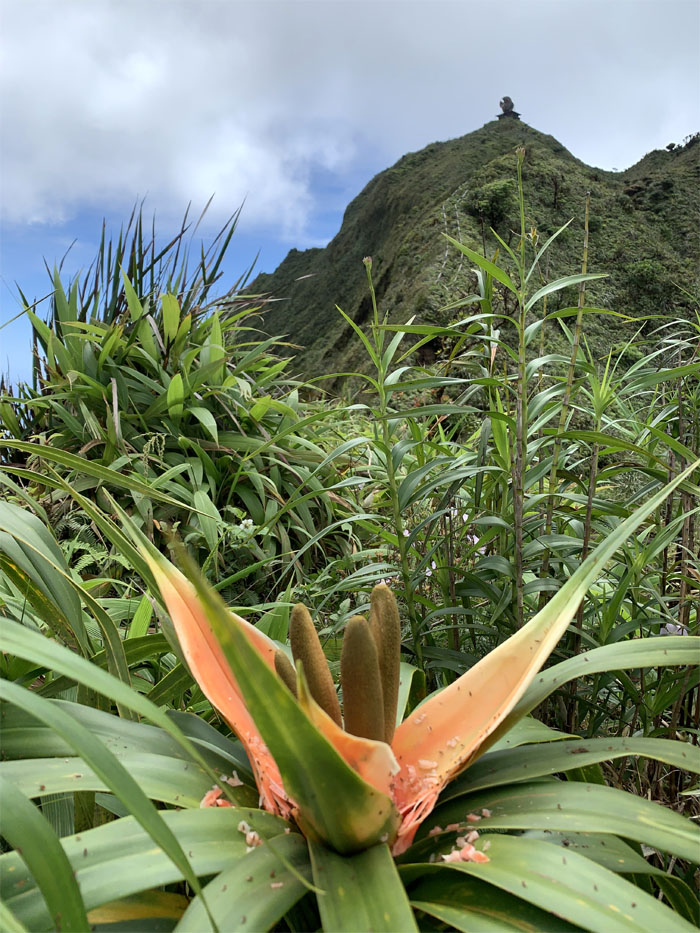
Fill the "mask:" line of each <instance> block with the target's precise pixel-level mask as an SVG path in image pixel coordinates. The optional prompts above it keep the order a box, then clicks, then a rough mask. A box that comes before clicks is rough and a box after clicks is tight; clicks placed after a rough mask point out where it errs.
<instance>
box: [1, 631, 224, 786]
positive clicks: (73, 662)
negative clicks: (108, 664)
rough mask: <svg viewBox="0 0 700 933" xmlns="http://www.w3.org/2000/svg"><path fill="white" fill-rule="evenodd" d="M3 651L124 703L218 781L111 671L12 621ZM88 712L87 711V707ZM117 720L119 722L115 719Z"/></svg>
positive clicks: (168, 722) (188, 744) (167, 721)
mask: <svg viewBox="0 0 700 933" xmlns="http://www.w3.org/2000/svg"><path fill="white" fill-rule="evenodd" d="M0 651H7V652H9V653H11V654H15V655H17V656H18V657H21V658H25V659H27V660H30V661H33V662H35V663H37V664H40V665H42V666H44V667H46V668H48V669H51V670H55V671H57V672H59V673H61V674H64V675H65V676H68V677H71V678H72V679H73V680H75V681H77V682H78V683H82V684H84V685H85V686H86V687H89V688H90V689H92V690H95V691H97V692H98V693H101V694H102V695H103V696H107V697H110V698H111V699H113V700H114V701H115V702H118V703H123V704H124V706H128V707H129V708H130V709H133V710H134V711H135V712H137V713H139V714H140V715H142V716H146V717H147V718H148V719H150V720H151V722H153V723H155V724H156V725H157V726H160V727H161V729H163V730H165V732H167V733H168V734H169V735H170V736H171V737H172V738H173V739H174V740H175V741H176V742H177V743H178V745H179V746H180V747H181V748H183V749H184V750H185V751H186V752H187V754H188V755H189V756H190V757H191V758H192V759H194V760H195V761H196V762H197V763H198V764H199V765H201V766H202V768H204V769H205V770H206V771H208V772H209V773H210V774H211V775H212V779H213V780H217V779H218V775H217V774H216V773H215V772H213V771H212V769H211V767H210V766H209V764H208V762H207V761H206V759H205V758H204V757H203V755H202V754H201V753H200V752H199V750H198V749H197V747H196V746H195V745H194V744H193V742H192V741H191V740H190V739H188V738H187V736H185V735H184V734H183V733H182V731H181V730H180V729H179V728H178V727H177V725H175V723H174V722H173V720H172V719H171V718H170V717H169V716H167V715H166V713H165V712H163V710H160V709H159V708H158V707H157V706H156V705H155V704H153V703H151V702H150V701H149V700H148V699H147V698H146V697H144V696H141V694H139V693H137V692H136V691H135V690H133V689H131V688H130V687H128V686H126V684H123V683H122V682H121V681H119V680H117V679H116V678H115V677H113V676H112V675H111V674H109V673H108V672H107V671H104V670H102V669H101V668H99V667H97V666H96V665H94V664H91V663H90V662H89V661H86V660H85V659H84V658H81V657H78V656H77V655H75V654H73V652H72V651H69V650H68V649H67V648H64V647H63V646H62V645H57V644H56V643H55V642H52V641H50V640H49V639H48V638H45V637H44V636H43V635H41V634H40V633H38V632H32V631H30V630H29V629H26V628H24V626H22V625H19V624H18V623H16V622H12V621H11V620H9V619H8V620H3V624H2V626H0ZM18 689H19V688H18ZM84 709H87V707H86V708H84ZM92 712H95V711H92ZM114 719H115V720H116V719H117V718H116V717H114ZM129 725H132V726H133V725H134V724H133V723H129ZM145 750H148V749H145ZM224 787H225V788H226V792H227V793H228V794H229V795H231V797H232V799H234V800H235V793H234V792H233V791H231V790H230V789H229V788H228V785H224Z"/></svg>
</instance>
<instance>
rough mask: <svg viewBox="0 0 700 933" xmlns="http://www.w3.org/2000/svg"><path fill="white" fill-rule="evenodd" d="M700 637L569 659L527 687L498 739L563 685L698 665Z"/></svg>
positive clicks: (642, 642) (619, 646)
mask: <svg viewBox="0 0 700 933" xmlns="http://www.w3.org/2000/svg"><path fill="white" fill-rule="evenodd" d="M699 651H700V636H695V635H685V636H684V635H665V636H663V637H661V638H639V639H635V640H633V641H622V642H617V643H616V644H612V645H603V646H602V647H601V648H594V649H593V650H592V651H587V652H585V653H584V654H579V655H577V656H576V657H573V658H568V659H567V660H566V661H561V662H560V663H559V664H555V665H553V666H552V667H549V668H547V670H545V671H541V672H540V674H539V675H538V676H537V677H536V678H535V680H534V681H533V682H532V683H531V684H530V686H529V687H528V689H527V690H526V691H525V693H524V694H523V696H522V699H521V700H520V701H519V702H518V704H517V705H516V706H515V708H514V709H513V712H512V713H511V714H510V716H508V717H506V719H505V721H504V724H503V726H502V727H501V728H499V729H498V735H499V736H501V735H503V734H504V733H507V732H508V731H509V728H510V725H511V723H513V722H517V720H518V719H520V717H521V716H524V715H525V714H526V713H529V712H530V710H532V709H534V708H535V707H536V706H538V705H539V704H540V703H541V702H542V700H545V699H546V698H547V697H548V696H549V695H550V694H551V693H553V692H554V691H555V690H556V689H557V688H559V687H560V686H561V685H562V684H565V683H567V682H568V681H570V680H575V679H576V678H578V677H585V676H586V675H587V674H599V673H602V672H603V671H623V670H628V669H629V668H635V667H652V666H654V667H677V666H683V665H686V664H688V665H694V664H696V663H697V659H698V652H699Z"/></svg>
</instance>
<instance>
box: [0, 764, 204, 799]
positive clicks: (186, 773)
mask: <svg viewBox="0 0 700 933" xmlns="http://www.w3.org/2000/svg"><path fill="white" fill-rule="evenodd" d="M119 760H120V761H121V763H122V765H123V766H124V767H125V768H126V769H127V771H128V772H129V774H130V775H131V776H132V777H133V778H134V779H135V780H136V782H137V783H138V785H139V787H140V788H141V789H142V790H143V792H144V793H145V794H146V796H147V797H150V798H151V800H161V801H163V802H164V803H169V804H172V805H173V806H175V807H198V806H199V803H200V801H201V799H202V797H204V795H205V794H206V793H207V791H208V790H210V789H211V778H210V776H209V775H208V774H207V773H206V772H205V771H204V770H203V769H202V768H200V767H199V766H198V765H196V764H195V763H194V762H193V761H183V760H182V759H181V758H170V757H167V756H165V755H151V754H148V753H142V754H136V755H134V754H130V755H120V756H119ZM0 776H2V778H3V779H4V780H6V781H9V782H11V783H12V784H13V785H14V786H15V787H17V789H18V790H20V791H21V792H22V793H23V794H24V795H25V796H27V797H43V796H44V795H46V794H60V793H64V792H69V793H70V792H74V791H85V790H90V791H108V792H109V791H111V789H112V788H111V786H110V785H109V784H108V783H107V782H106V781H105V780H104V779H103V778H102V777H101V776H99V775H98V774H96V773H95V771H94V770H93V769H92V768H90V767H89V766H88V765H86V764H85V762H84V761H83V759H82V758H58V757H56V758H29V759H25V760H16V761H3V762H1V763H0Z"/></svg>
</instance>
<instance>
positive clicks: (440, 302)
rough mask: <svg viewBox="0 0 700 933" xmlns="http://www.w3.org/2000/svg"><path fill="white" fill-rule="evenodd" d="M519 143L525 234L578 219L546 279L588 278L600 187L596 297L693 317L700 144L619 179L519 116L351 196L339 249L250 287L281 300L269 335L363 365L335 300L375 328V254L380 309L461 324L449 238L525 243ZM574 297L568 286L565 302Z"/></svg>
mask: <svg viewBox="0 0 700 933" xmlns="http://www.w3.org/2000/svg"><path fill="white" fill-rule="evenodd" d="M504 100H505V98H504ZM511 103H512V102H511ZM503 116H504V114H501V117H503ZM521 146H522V147H524V148H525V153H526V155H525V161H524V164H523V187H524V194H525V207H526V222H527V229H528V230H530V228H532V229H533V230H534V231H536V233H535V236H537V237H538V238H539V240H540V243H542V242H544V239H546V237H547V236H549V235H550V234H551V233H553V232H554V231H555V230H557V229H558V228H559V227H561V226H563V225H564V224H566V223H567V222H569V221H572V223H571V224H570V225H569V227H568V228H567V230H566V231H565V232H564V233H563V234H562V235H561V236H559V237H558V238H557V240H556V241H555V244H553V246H552V248H551V249H550V251H549V259H548V263H549V268H548V269H543V270H542V275H543V276H547V277H548V278H550V279H551V278H555V277H557V276H559V275H565V274H572V273H575V272H577V271H579V269H580V262H581V253H582V243H583V216H584V204H585V199H586V194H587V192H589V191H590V194H591V215H590V216H591V220H590V246H589V271H596V272H607V273H609V278H608V279H606V280H603V283H601V284H598V283H595V285H594V286H592V287H590V289H589V293H588V300H589V301H592V300H593V299H595V301H597V302H599V303H600V306H607V307H611V308H613V309H614V310H616V311H621V312H623V313H625V314H630V315H632V316H641V315H643V314H649V313H653V312H659V311H670V310H672V309H673V308H674V307H678V308H679V313H681V314H683V313H684V311H685V312H687V310H688V308H687V301H688V300H687V298H684V297H683V295H682V293H680V292H679V291H678V290H677V289H674V288H673V287H672V285H671V284H670V283H671V281H676V282H682V281H686V282H688V281H691V282H692V281H695V275H696V270H695V261H696V257H697V234H696V232H695V223H694V219H693V207H692V205H693V203H694V202H695V201H697V180H698V175H699V174H700V164H699V161H698V152H700V146H694V147H693V145H692V144H691V143H689V142H687V143H686V145H685V146H682V147H676V148H675V149H673V150H672V151H666V150H657V151H655V152H653V153H650V154H648V155H647V156H645V157H644V158H643V159H642V160H641V161H640V162H639V163H637V165H636V166H633V167H632V168H630V169H628V170H627V171H626V172H620V173H618V172H608V171H604V170H601V169H597V168H593V167H591V166H587V165H585V164H584V163H583V162H581V161H580V160H579V159H577V158H575V156H573V155H572V153H570V152H569V151H568V150H567V149H566V147H565V146H563V145H562V143H560V142H559V141H558V140H556V139H555V138H554V137H553V136H549V135H547V134H545V133H541V132H540V131H538V130H536V129H534V128H533V127H531V126H529V125H528V124H527V123H525V122H524V121H522V120H519V119H499V118H498V117H497V118H495V119H493V120H490V121H489V122H488V123H486V124H484V126H482V127H481V128H479V129H477V130H474V131H472V132H470V133H468V134H466V135H465V136H461V137H458V138H456V139H451V140H447V141H445V142H433V143H429V144H428V145H427V146H425V147H424V148H423V149H421V150H419V151H417V152H410V153H407V154H406V155H404V156H402V158H400V159H399V160H398V161H397V162H396V163H395V164H394V165H393V166H391V167H390V168H387V169H385V170H384V171H382V172H380V173H379V174H378V175H376V176H375V177H374V178H373V179H372V180H371V181H370V182H369V183H368V184H367V185H366V186H365V187H364V189H363V190H362V191H361V192H360V193H359V194H358V195H357V197H356V198H354V199H353V200H352V201H351V202H350V204H349V205H348V207H347V209H346V211H345V214H344V217H343V222H342V225H341V228H340V230H339V231H338V233H337V234H336V236H335V237H334V238H333V239H332V240H331V241H330V243H329V244H328V246H326V247H325V248H324V249H312V250H305V251H303V252H300V251H298V250H292V251H290V253H289V254H288V255H287V257H286V258H285V259H284V261H283V262H282V263H281V264H280V266H279V267H278V268H277V269H276V271H275V272H273V273H271V274H263V275H259V276H258V277H257V278H256V280H255V281H254V282H253V283H252V285H251V289H250V290H251V292H252V293H256V294H266V295H270V296H271V297H272V298H274V299H275V300H274V303H271V304H270V305H269V310H266V311H265V318H264V321H265V324H264V329H265V330H266V331H267V332H268V333H271V334H276V335H283V334H284V335H288V336H289V338H290V339H291V340H292V341H293V342H294V343H295V344H296V345H299V346H300V348H301V349H300V351H299V354H298V363H299V364H300V366H301V367H302V368H303V371H304V375H305V376H307V377H313V376H314V375H318V374H320V373H328V372H340V371H347V370H349V369H352V368H354V367H357V366H358V365H359V355H360V349H359V348H358V346H357V341H356V340H355V339H354V338H353V337H352V333H351V329H350V328H349V327H348V325H346V324H345V322H344V321H343V319H342V318H341V316H340V315H339V314H338V311H337V309H336V306H340V307H341V308H342V309H343V310H344V311H345V312H346V313H347V314H348V315H349V316H350V317H351V318H352V319H353V320H354V321H355V322H357V323H358V324H363V323H364V322H365V321H366V320H367V318H368V316H369V314H370V310H371V304H370V299H369V294H368V290H367V278H366V273H365V269H364V267H363V264H362V259H363V257H365V256H372V257H373V273H374V283H375V289H376V292H377V297H378V299H379V301H380V305H381V307H380V311H381V313H382V314H387V315H388V317H389V320H390V321H392V322H405V321H406V320H408V318H409V317H412V316H415V317H416V322H417V323H419V322H420V323H435V324H442V325H445V324H448V323H450V321H451V320H452V319H453V317H452V312H449V311H446V310H444V309H445V306H446V305H448V304H453V303H454V302H455V301H458V300H459V299H460V298H466V297H467V296H468V295H470V294H473V292H474V289H475V285H476V279H475V276H474V274H473V271H472V269H471V266H470V264H469V263H468V261H467V260H466V259H465V257H464V256H463V255H462V254H461V253H459V252H458V251H457V250H456V249H454V248H453V247H452V246H451V245H450V244H449V243H448V242H447V241H446V239H445V237H444V236H443V234H449V235H450V236H452V237H454V238H456V239H457V240H459V241H460V242H463V243H465V244H466V245H469V246H471V247H472V248H473V249H478V250H480V251H482V252H485V254H486V255H488V256H493V255H494V253H495V252H496V250H497V249H498V248H499V245H498V241H497V239H496V238H495V237H494V236H493V233H492V230H491V228H493V229H494V230H495V231H496V232H497V233H498V234H499V235H500V236H501V237H502V238H503V239H504V240H505V241H506V242H508V243H509V244H510V243H514V242H517V238H518V236H519V234H518V233H516V231H519V229H520V220H519V207H518V197H517V181H516V177H517V176H516V164H517V157H516V154H515V150H516V149H517V148H519V147H521ZM693 148H694V152H690V153H688V150H689V149H693ZM572 219H573V220H572ZM645 283H646V284H645ZM538 284H539V283H538ZM571 299H572V296H571V295H569V294H567V291H566V290H565V291H564V292H562V293H559V297H558V299H557V300H559V301H564V302H566V301H571ZM573 303H575V295H574V296H573ZM563 306H565V305H563ZM550 310H553V309H550ZM620 333H621V334H622V331H620ZM610 335H611V330H610V324H609V319H608V320H607V323H602V320H597V319H596V320H593V321H592V323H591V332H590V339H591V340H592V345H593V348H594V350H596V349H597V350H598V351H599V352H601V353H603V352H607V350H606V346H607V345H608V344H609V343H610ZM620 339H622V338H620Z"/></svg>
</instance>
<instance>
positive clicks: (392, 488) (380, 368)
mask: <svg viewBox="0 0 700 933" xmlns="http://www.w3.org/2000/svg"><path fill="white" fill-rule="evenodd" d="M364 263H365V268H366V269H367V281H368V282H369V291H370V296H371V299H372V312H373V315H372V317H373V320H372V336H373V339H374V346H375V349H376V351H377V361H378V363H377V388H378V395H379V419H380V422H381V425H382V443H383V446H384V458H385V463H386V476H387V483H388V486H389V498H390V500H391V511H392V519H393V525H394V531H395V532H396V543H397V547H398V550H399V561H400V564H401V579H402V580H403V587H404V596H405V599H406V609H407V612H408V622H409V625H410V627H411V639H412V641H413V651H414V654H415V658H416V666H417V667H419V668H420V669H421V670H423V648H422V645H421V642H420V629H419V623H418V617H417V614H416V603H415V595H414V592H413V581H412V579H411V568H410V566H409V562H408V546H407V544H406V536H405V535H404V524H403V519H402V516H401V508H400V506H399V487H398V482H397V480H396V470H395V469H394V458H393V456H392V446H393V445H392V438H391V429H390V427H389V395H390V392H387V389H386V372H385V367H384V363H383V361H382V349H383V345H384V331H382V330H381V329H380V326H379V309H378V307H377V296H376V293H375V291H374V283H373V281H372V260H371V259H369V258H367V259H365V260H364Z"/></svg>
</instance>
